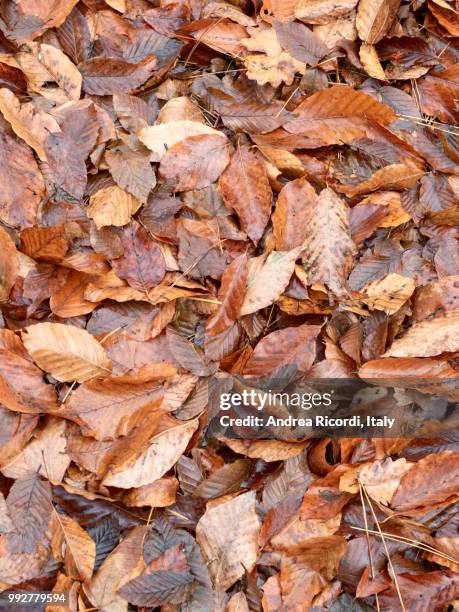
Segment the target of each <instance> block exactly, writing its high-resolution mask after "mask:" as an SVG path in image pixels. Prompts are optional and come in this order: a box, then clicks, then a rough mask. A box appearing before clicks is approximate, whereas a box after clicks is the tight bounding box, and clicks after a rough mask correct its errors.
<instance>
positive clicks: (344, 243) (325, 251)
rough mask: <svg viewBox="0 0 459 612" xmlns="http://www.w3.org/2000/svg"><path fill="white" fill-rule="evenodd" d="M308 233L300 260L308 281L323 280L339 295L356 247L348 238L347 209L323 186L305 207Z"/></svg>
mask: <svg viewBox="0 0 459 612" xmlns="http://www.w3.org/2000/svg"><path fill="white" fill-rule="evenodd" d="M308 208H309V210H308V213H309V214H308V229H309V233H308V235H307V237H306V240H305V241H304V252H303V261H304V262H305V268H306V270H307V273H308V281H309V283H310V284H313V283H325V284H326V285H328V287H329V289H331V291H333V292H334V293H336V295H342V294H343V293H344V292H345V281H346V278H347V276H348V274H349V272H350V271H351V268H352V264H353V260H354V255H355V253H356V247H355V244H354V242H353V241H352V239H351V234H350V229H349V219H348V208H347V206H346V203H345V202H344V200H342V199H341V198H340V197H339V196H338V195H337V194H336V193H335V192H334V191H333V190H332V189H329V188H327V189H324V190H323V191H321V192H320V194H319V197H318V198H317V199H316V200H315V201H310V202H309V206H308Z"/></svg>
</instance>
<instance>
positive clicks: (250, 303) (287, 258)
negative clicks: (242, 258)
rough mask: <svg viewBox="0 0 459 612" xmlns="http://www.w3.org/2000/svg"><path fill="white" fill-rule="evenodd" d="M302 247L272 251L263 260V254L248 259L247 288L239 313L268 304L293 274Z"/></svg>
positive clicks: (247, 312) (255, 309) (248, 311)
mask: <svg viewBox="0 0 459 612" xmlns="http://www.w3.org/2000/svg"><path fill="white" fill-rule="evenodd" d="M301 251H302V247H298V248H296V249H293V250H291V251H273V252H272V253H270V254H269V255H268V257H267V259H266V260H265V257H264V256H263V255H260V257H255V258H253V259H251V260H249V270H248V277H247V290H246V293H245V296H244V301H243V303H242V306H241V310H240V312H239V314H240V315H241V316H242V315H247V314H251V313H252V312H256V311H257V310H260V309H261V308H266V306H270V305H271V304H272V303H273V302H274V301H275V300H277V298H278V297H279V296H280V294H281V293H282V292H283V290H284V289H285V287H286V286H287V285H288V282H289V280H290V278H291V276H292V274H293V270H294V269H295V262H296V260H297V259H298V257H299V256H300V253H301Z"/></svg>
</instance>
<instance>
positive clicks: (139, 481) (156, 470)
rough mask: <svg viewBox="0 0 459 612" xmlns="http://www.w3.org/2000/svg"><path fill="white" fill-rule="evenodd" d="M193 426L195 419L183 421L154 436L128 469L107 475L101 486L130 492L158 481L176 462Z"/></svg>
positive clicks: (191, 432) (193, 429) (186, 443)
mask: <svg viewBox="0 0 459 612" xmlns="http://www.w3.org/2000/svg"><path fill="white" fill-rule="evenodd" d="M197 427H198V422H197V421H196V420H194V421H186V422H184V423H178V424H177V425H176V426H175V427H171V428H170V429H166V431H163V432H161V433H160V434H157V435H156V436H154V437H153V438H152V439H151V441H150V445H149V446H148V448H147V449H146V450H145V451H144V452H143V453H142V454H141V455H140V457H139V458H138V459H137V460H136V461H135V462H134V463H133V464H132V465H131V466H130V467H127V468H126V469H123V470H121V471H119V472H116V473H110V472H108V474H107V475H106V476H105V478H104V480H103V482H104V484H105V485H106V486H111V487H118V488H120V489H131V488H132V487H142V486H144V485H148V484H150V483H152V482H154V481H155V480H158V479H159V478H161V477H162V476H164V474H165V473H166V472H167V471H168V470H170V469H171V467H172V466H173V465H175V463H176V462H177V461H178V459H179V457H180V455H181V454H182V453H183V452H184V451H185V449H186V447H187V445H188V442H189V441H190V439H191V436H192V435H193V433H194V432H195V431H196V429H197Z"/></svg>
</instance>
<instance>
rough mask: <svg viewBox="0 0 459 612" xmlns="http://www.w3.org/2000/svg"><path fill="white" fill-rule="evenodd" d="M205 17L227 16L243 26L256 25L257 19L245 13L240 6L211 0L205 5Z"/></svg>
mask: <svg viewBox="0 0 459 612" xmlns="http://www.w3.org/2000/svg"><path fill="white" fill-rule="evenodd" d="M203 17H219V18H224V17H226V18H227V19H231V21H234V22H235V23H238V24H239V25H242V26H254V25H256V22H255V20H254V19H253V18H252V17H249V16H248V15H246V14H245V13H243V12H242V11H241V9H240V8H239V7H238V6H232V5H231V4H227V3H226V2H216V1H212V2H209V3H208V4H206V5H205V6H204V10H203Z"/></svg>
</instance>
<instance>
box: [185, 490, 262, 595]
mask: <svg viewBox="0 0 459 612" xmlns="http://www.w3.org/2000/svg"><path fill="white" fill-rule="evenodd" d="M230 516H234V517H235V516H237V517H238V520H237V521H232V522H228V517H230ZM259 529H260V521H259V518H258V516H257V513H256V511H255V492H253V491H252V492H249V493H243V494H242V495H239V496H238V497H235V498H234V499H230V500H229V501H221V502H220V503H219V504H218V505H216V506H212V507H209V508H208V509H207V510H206V512H205V514H204V516H203V517H201V519H200V520H199V523H198V524H197V526H196V539H197V541H198V544H199V545H200V547H201V550H202V552H203V554H204V556H205V558H206V559H207V560H208V568H209V571H210V573H211V575H212V578H213V580H214V582H215V584H216V585H217V586H218V587H220V588H222V589H224V590H226V589H228V588H229V587H230V586H232V585H233V584H234V583H235V582H236V580H239V578H241V577H242V576H243V575H244V573H245V572H246V571H249V572H250V571H251V569H252V567H253V565H254V563H255V561H256V559H257V555H258V544H257V540H258V531H259Z"/></svg>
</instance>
